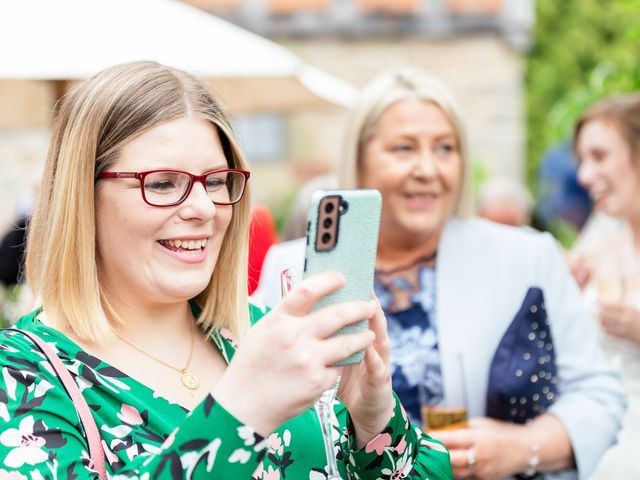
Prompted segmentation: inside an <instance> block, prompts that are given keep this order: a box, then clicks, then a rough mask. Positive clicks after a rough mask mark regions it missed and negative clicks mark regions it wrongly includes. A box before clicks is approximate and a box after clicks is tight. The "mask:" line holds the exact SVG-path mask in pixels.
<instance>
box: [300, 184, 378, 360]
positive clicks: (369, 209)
mask: <svg viewBox="0 0 640 480" xmlns="http://www.w3.org/2000/svg"><path fill="white" fill-rule="evenodd" d="M331 196H339V198H340V199H341V200H340V206H341V207H342V206H343V204H344V203H343V202H346V204H344V205H346V208H345V209H344V211H342V208H340V209H339V210H340V212H341V213H340V214H339V215H338V221H337V228H336V230H335V231H336V232H337V235H336V240H335V245H334V246H333V248H331V249H330V250H328V251H318V250H317V249H316V237H317V232H318V228H319V226H318V219H319V218H320V217H321V215H320V211H319V209H320V206H321V202H322V199H323V198H325V197H331ZM381 206H382V197H381V196H380V192H378V191H377V190H372V189H356V190H319V191H317V192H315V193H314V194H313V195H312V197H311V200H310V203H309V213H308V220H309V222H308V223H307V246H306V254H305V267H304V274H303V277H308V276H310V275H313V274H317V273H320V272H324V271H339V272H341V273H342V274H343V275H344V277H345V279H346V284H345V286H344V287H343V288H342V289H340V290H338V291H337V292H334V293H332V294H331V295H328V296H326V297H324V298H323V299H321V300H320V301H319V302H318V303H317V304H316V305H315V307H314V310H317V309H320V308H323V307H326V306H328V305H332V304H334V303H339V302H345V301H350V300H370V299H371V294H372V292H373V276H374V270H375V259H376V253H377V248H378V229H379V226H380V209H381ZM320 228H322V227H320ZM367 326H368V320H366V319H365V320H363V321H361V322H358V323H355V324H352V325H349V326H347V327H345V328H343V329H341V330H339V331H338V332H336V335H340V334H348V333H353V332H356V331H360V330H362V329H364V328H367ZM363 359H364V351H360V352H357V353H355V354H354V355H352V356H350V357H348V358H346V359H345V360H343V361H341V362H340V363H338V365H352V364H355V363H359V362H361V361H362V360H363Z"/></svg>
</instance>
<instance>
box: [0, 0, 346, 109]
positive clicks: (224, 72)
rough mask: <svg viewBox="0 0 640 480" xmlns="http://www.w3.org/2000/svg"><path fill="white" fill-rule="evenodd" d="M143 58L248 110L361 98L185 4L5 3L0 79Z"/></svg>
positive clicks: (0, 18)
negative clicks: (193, 78) (208, 85)
mask: <svg viewBox="0 0 640 480" xmlns="http://www.w3.org/2000/svg"><path fill="white" fill-rule="evenodd" d="M134 60H155V61H158V62H160V63H163V64H166V65H170V66H173V67H177V68H180V69H183V70H187V71H189V72H191V73H194V74H196V75H198V76H200V77H206V78H208V79H211V80H212V83H213V86H214V88H216V89H217V90H218V91H219V92H220V93H221V94H222V96H223V98H224V99H225V100H226V101H227V103H229V104H230V106H232V107H233V108H238V109H241V110H246V109H251V110H256V109H263V108H290V107H296V106H309V105H313V104H318V103H324V102H330V103H333V104H337V105H343V106H350V105H351V104H352V103H353V101H354V99H355V97H356V90H355V89H354V88H353V87H352V86H350V85H348V84H346V83H345V82H343V81H341V80H339V79H337V78H335V77H333V76H331V75H329V74H327V73H325V72H322V71H320V70H318V69H316V68H314V67H312V66H310V65H308V64H305V63H304V62H302V61H301V60H300V58H299V57H297V56H296V55H295V54H293V53H292V52H291V51H289V50H287V49H286V48H284V47H282V46H280V45H277V44H276V43H274V42H271V41H269V40H266V39H264V38H262V37H260V36H258V35H255V34H253V33H251V32H248V31H246V30H244V29H242V28H239V27H236V26H235V25H232V24H230V23H229V22H226V21H224V20H221V19H219V18H217V17H215V16H213V15H211V14H208V13H206V12H203V11H201V10H199V9H197V8H194V7H192V6H190V5H187V4H184V3H182V2H180V1H176V0H0V78H5V79H40V80H67V79H71V80H73V79H84V78H87V77H89V76H91V75H93V74H94V73H96V72H98V71H100V70H102V69H103V68H106V67H108V66H111V65H114V64H117V63H123V62H128V61H134Z"/></svg>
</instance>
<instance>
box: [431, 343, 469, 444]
mask: <svg viewBox="0 0 640 480" xmlns="http://www.w3.org/2000/svg"><path fill="white" fill-rule="evenodd" d="M440 362H441V363H440V365H441V370H442V394H441V395H440V394H434V392H432V391H430V390H429V388H428V387H427V386H425V385H422V384H420V385H419V386H418V393H419V395H420V413H421V415H422V425H423V427H424V430H425V431H427V432H429V431H433V430H452V429H456V428H466V427H467V425H468V423H467V422H468V419H469V413H468V405H467V392H466V385H465V376H464V362H463V356H462V353H461V352H446V351H445V352H440Z"/></svg>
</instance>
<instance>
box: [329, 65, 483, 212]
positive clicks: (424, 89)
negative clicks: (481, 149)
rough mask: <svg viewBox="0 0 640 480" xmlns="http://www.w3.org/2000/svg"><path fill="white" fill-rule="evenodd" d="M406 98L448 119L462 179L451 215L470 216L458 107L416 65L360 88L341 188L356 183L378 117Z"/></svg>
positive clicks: (468, 172)
mask: <svg viewBox="0 0 640 480" xmlns="http://www.w3.org/2000/svg"><path fill="white" fill-rule="evenodd" d="M410 98H416V99H419V100H423V101H425V102H430V103H433V104H435V105H436V106H438V107H439V108H440V109H441V110H442V111H443V112H444V114H445V115H446V116H447V118H448V119H449V121H450V122H451V125H452V126H453V128H454V130H455V133H456V139H457V142H458V148H459V151H460V155H461V157H462V181H461V184H460V190H459V194H458V201H457V203H456V208H455V214H456V215H459V216H467V215H470V214H471V213H472V212H473V191H472V182H471V167H470V164H469V155H468V152H467V141H466V135H465V130H464V125H463V122H462V118H461V116H460V110H459V107H458V105H457V102H456V100H455V98H454V97H453V95H452V93H451V92H450V91H449V89H447V88H446V87H445V86H444V85H443V84H442V83H441V82H439V81H438V80H437V79H435V78H434V77H432V76H431V75H429V74H427V73H426V72H424V71H423V70H421V69H420V68H416V67H403V68H399V69H393V70H387V71H385V72H383V73H381V74H379V75H378V76H376V77H375V78H374V79H373V80H372V81H371V82H369V84H367V85H366V86H365V88H364V89H363V90H362V92H361V94H360V98H359V100H358V102H357V104H356V106H355V107H354V108H353V110H352V112H351V118H350V121H349V123H348V127H347V135H346V140H345V150H344V152H343V153H344V154H343V159H342V163H341V165H340V172H339V176H340V179H339V180H340V181H339V183H340V186H341V188H357V187H358V186H359V177H360V169H361V167H362V161H363V158H362V156H363V152H364V148H365V146H366V145H367V142H368V141H369V140H370V138H371V136H372V134H373V131H374V129H375V126H376V123H377V122H378V119H379V118H380V116H381V115H382V114H383V113H384V112H385V111H386V110H387V109H388V108H389V107H390V106H391V105H393V104H394V103H396V102H398V101H401V100H405V99H410Z"/></svg>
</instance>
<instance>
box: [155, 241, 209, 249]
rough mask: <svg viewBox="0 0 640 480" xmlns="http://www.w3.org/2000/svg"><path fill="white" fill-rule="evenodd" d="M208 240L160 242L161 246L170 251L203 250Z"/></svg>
mask: <svg viewBox="0 0 640 480" xmlns="http://www.w3.org/2000/svg"><path fill="white" fill-rule="evenodd" d="M207 241H208V239H206V238H203V239H200V240H160V241H159V242H160V244H161V245H162V246H163V247H166V248H168V249H170V250H202V249H203V248H204V247H206V246H207Z"/></svg>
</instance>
